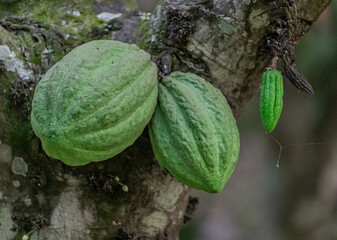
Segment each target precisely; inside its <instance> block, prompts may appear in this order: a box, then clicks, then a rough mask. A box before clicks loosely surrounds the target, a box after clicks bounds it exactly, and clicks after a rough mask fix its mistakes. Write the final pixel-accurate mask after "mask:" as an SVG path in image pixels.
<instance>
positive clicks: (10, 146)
mask: <svg viewBox="0 0 337 240" xmlns="http://www.w3.org/2000/svg"><path fill="white" fill-rule="evenodd" d="M239 2H241V3H239ZM329 2H330V0H321V1H313V0H311V1H304V0H298V1H296V4H292V1H286V0H284V1H275V2H271V1H250V0H248V1H225V0H218V1H215V0H213V1H211V0H187V1H177V0H176V1H173V0H169V1H162V2H160V3H159V4H158V6H157V7H156V9H155V10H154V13H153V14H152V15H151V16H149V15H148V14H145V13H142V12H139V11H137V10H136V8H137V4H136V1H135V0H128V1H126V0H125V1H123V2H121V1H117V0H113V1H101V0H96V1H94V0H82V1H66V0H58V1H53V2H52V3H51V2H50V1H29V2H28V1H27V2H25V1H6V0H4V1H2V3H0V17H1V18H2V20H1V21H0V141H1V142H0V239H15V238H20V237H22V236H23V235H24V234H29V235H30V236H31V239H64V240H68V239H69V240H76V239H178V234H179V228H180V226H181V225H182V224H183V222H184V219H185V220H187V219H188V218H189V217H190V214H191V213H190V210H191V209H193V207H192V206H190V207H189V208H188V207H187V206H188V204H189V192H190V189H189V188H188V187H187V186H185V185H183V184H181V183H179V182H177V181H176V180H175V179H174V178H173V177H172V176H171V175H170V174H169V173H167V172H166V171H165V170H164V169H162V168H161V167H160V166H159V165H158V164H157V162H156V160H155V159H154V156H153V153H152V149H151V144H150V142H149V137H148V133H147V129H146V130H145V131H144V133H143V134H142V136H141V137H140V138H139V139H138V140H137V141H136V143H135V144H134V145H132V146H131V147H129V148H128V149H126V150H125V151H124V152H122V153H121V154H119V155H118V156H116V157H114V158H113V159H111V160H107V161H103V162H99V163H92V164H89V165H86V166H81V167H69V166H66V165H64V164H62V163H61V162H60V161H58V160H55V159H51V158H49V157H48V156H47V155H46V154H45V153H44V152H43V150H42V147H41V144H40V142H39V139H38V138H37V137H36V136H34V134H33V131H32V128H31V126H30V119H29V112H30V106H31V99H32V95H33V92H34V87H35V86H36V84H37V82H38V81H39V80H40V79H41V76H43V74H44V73H45V72H46V71H47V70H48V69H49V68H50V67H51V66H52V65H53V64H54V63H56V62H57V61H59V60H60V59H61V58H62V57H63V56H64V55H65V54H66V53H67V52H69V51H70V50H71V49H72V48H74V47H75V46H76V45H79V44H82V43H84V42H87V41H90V40H93V39H115V40H119V41H123V42H129V43H137V44H138V45H139V46H140V47H142V48H144V49H146V50H147V51H149V52H150V53H151V54H152V55H153V57H154V61H155V62H156V63H157V65H158V67H159V68H160V74H161V75H165V74H168V73H169V72H170V71H174V70H180V71H189V72H194V73H197V74H198V75H201V76H203V77H205V79H207V80H208V81H210V82H211V83H212V84H213V85H214V86H216V87H217V88H219V89H220V90H221V91H222V92H223V94H224V95H225V96H226V97H227V100H228V102H229V104H230V105H231V107H232V110H233V113H234V115H235V116H236V117H238V116H239V115H240V113H241V112H242V111H243V110H244V108H245V106H246V105H247V104H248V102H249V101H250V100H251V99H252V97H253V96H254V95H255V94H256V93H257V92H258V89H259V85H260V79H261V74H262V72H263V71H264V70H265V68H266V67H267V65H268V64H269V63H270V60H271V57H273V56H274V54H275V52H273V51H275V49H276V48H277V46H276V43H279V44H280V49H279V50H280V52H282V53H283V55H281V56H280V57H283V58H287V57H289V56H290V57H293V56H292V55H291V53H292V48H293V47H292V46H293V43H294V42H295V41H297V40H298V39H299V38H300V37H301V36H302V35H303V34H304V33H305V32H307V31H308V30H309V28H310V25H311V24H312V23H313V22H314V21H315V20H316V19H317V18H318V16H319V15H320V13H321V12H322V11H323V10H324V9H325V7H326V6H327V5H328V4H329ZM103 12H109V13H110V14H102V13H103ZM111 13H112V14H114V15H112V14H111ZM103 17H110V20H107V19H105V20H107V21H103V20H100V19H99V18H103ZM284 49H288V50H289V51H290V53H289V56H288V55H287V54H284V51H283V50H284ZM191 202H192V201H191ZM186 209H188V210H186Z"/></svg>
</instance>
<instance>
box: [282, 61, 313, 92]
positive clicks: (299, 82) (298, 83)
mask: <svg viewBox="0 0 337 240" xmlns="http://www.w3.org/2000/svg"><path fill="white" fill-rule="evenodd" d="M284 73H285V75H286V76H287V78H288V80H289V81H290V82H291V83H292V84H293V85H294V86H295V87H296V88H297V89H298V90H300V91H302V92H304V93H307V94H314V89H313V88H312V86H311V85H310V83H309V82H308V80H307V79H306V78H305V77H304V76H303V75H302V74H300V73H299V72H298V71H297V69H296V67H295V66H294V65H289V66H285V67H284Z"/></svg>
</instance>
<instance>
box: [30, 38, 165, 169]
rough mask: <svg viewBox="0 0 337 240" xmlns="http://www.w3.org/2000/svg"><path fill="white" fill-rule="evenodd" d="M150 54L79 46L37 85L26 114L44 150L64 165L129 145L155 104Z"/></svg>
mask: <svg viewBox="0 0 337 240" xmlns="http://www.w3.org/2000/svg"><path fill="white" fill-rule="evenodd" d="M157 95H158V80H157V68H156V66H155V64H154V63H152V62H151V61H150V55H149V54H148V53H146V52H144V51H143V50H141V49H139V48H138V47H137V46H136V45H130V44H126V43H121V42H117V41H109V40H99V41H92V42H89V43H86V44H83V45H81V46H79V47H77V48H75V49H74V50H72V51H71V52H70V53H69V54H67V55H66V56H65V57H64V58H63V59H62V60H61V61H60V62H58V63H56V64H55V65H54V66H53V67H52V68H51V69H50V70H49V71H48V72H47V73H46V74H45V75H44V77H43V78H42V80H41V81H40V82H39V84H38V85H37V87H36V90H35V93H34V98H33V104H32V113H31V123H32V127H33V130H34V132H35V134H36V135H37V136H38V137H39V138H40V139H41V141H42V146H43V149H44V150H45V152H46V153H47V154H48V155H49V156H50V157H52V158H55V159H60V160H62V161H63V162H64V163H66V164H68V165H73V166H74V165H84V164H87V163H90V162H92V161H95V162H96V161H101V160H105V159H108V158H111V157H113V156H115V155H117V154H118V153H120V152H121V151H123V150H124V149H125V148H126V147H128V146H130V145H131V144H133V142H134V141H135V140H136V139H137V138H138V137H139V135H140V134H141V133H142V131H143V130H144V128H145V126H146V125H147V124H148V122H149V121H150V119H151V117H152V115H153V112H154V109H155V106H156V102H157Z"/></svg>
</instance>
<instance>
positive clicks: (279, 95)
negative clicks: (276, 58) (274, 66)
mask: <svg viewBox="0 0 337 240" xmlns="http://www.w3.org/2000/svg"><path fill="white" fill-rule="evenodd" d="M282 107H283V80H282V74H281V73H280V72H279V71H277V70H272V71H266V72H264V73H263V75H262V83H261V93H260V115H261V119H262V123H263V126H264V128H265V129H266V131H267V132H271V131H273V130H274V128H275V126H276V124H277V122H278V120H279V118H280V115H281V111H282Z"/></svg>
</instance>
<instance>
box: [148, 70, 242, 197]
mask: <svg viewBox="0 0 337 240" xmlns="http://www.w3.org/2000/svg"><path fill="white" fill-rule="evenodd" d="M149 131H150V138H151V143H152V148H153V151H154V153H155V157H156V159H157V160H158V162H159V164H160V165H161V166H162V167H164V168H166V169H167V170H168V171H169V172H170V173H171V174H172V175H173V176H174V177H175V178H176V179H177V180H178V181H180V182H182V183H184V184H186V185H188V186H190V187H192V188H196V189H201V190H204V191H206V192H209V193H216V192H219V191H221V190H222V189H223V187H224V185H225V183H226V182H227V180H228V179H229V177H230V176H231V175H232V172H233V170H234V167H235V165H236V162H237V160H238V156H239V149H240V141H239V132H238V129H237V126H236V121H235V119H234V117H233V114H232V111H231V109H230V107H229V105H228V103H227V101H226V98H225V97H224V96H223V95H222V93H221V92H220V90H218V89H216V88H214V87H213V86H212V85H211V84H210V83H208V82H206V81H205V80H203V79H202V78H200V77H198V76H197V75H195V74H192V73H181V72H173V73H171V74H170V75H169V76H168V77H165V78H163V81H162V83H161V84H160V85H159V103H158V105H157V108H156V111H155V114H154V115H153V118H152V121H151V122H150V124H149Z"/></svg>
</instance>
